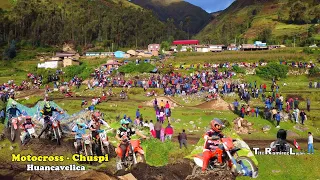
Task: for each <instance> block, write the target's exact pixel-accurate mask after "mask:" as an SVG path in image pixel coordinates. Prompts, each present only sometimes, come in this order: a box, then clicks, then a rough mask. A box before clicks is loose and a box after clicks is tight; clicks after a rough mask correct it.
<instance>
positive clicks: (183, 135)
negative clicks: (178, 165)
mask: <svg viewBox="0 0 320 180" xmlns="http://www.w3.org/2000/svg"><path fill="white" fill-rule="evenodd" d="M178 140H179V144H180V149H181V148H182V145H184V147H185V148H186V149H188V148H187V134H186V130H184V129H183V130H182V133H179V136H178Z"/></svg>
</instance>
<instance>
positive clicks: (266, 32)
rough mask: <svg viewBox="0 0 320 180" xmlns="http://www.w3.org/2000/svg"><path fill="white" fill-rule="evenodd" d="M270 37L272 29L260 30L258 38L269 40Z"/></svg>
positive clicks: (264, 40)
mask: <svg viewBox="0 0 320 180" xmlns="http://www.w3.org/2000/svg"><path fill="white" fill-rule="evenodd" d="M271 38H272V30H271V29H270V28H265V29H263V31H262V32H260V33H259V35H258V39H259V40H260V41H262V42H269V41H270V40H271Z"/></svg>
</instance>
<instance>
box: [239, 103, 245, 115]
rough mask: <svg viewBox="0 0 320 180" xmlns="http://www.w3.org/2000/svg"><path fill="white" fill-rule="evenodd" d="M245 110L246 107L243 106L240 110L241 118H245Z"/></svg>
mask: <svg viewBox="0 0 320 180" xmlns="http://www.w3.org/2000/svg"><path fill="white" fill-rule="evenodd" d="M245 111H246V110H245V108H244V105H242V107H241V110H240V117H242V118H244V114H245Z"/></svg>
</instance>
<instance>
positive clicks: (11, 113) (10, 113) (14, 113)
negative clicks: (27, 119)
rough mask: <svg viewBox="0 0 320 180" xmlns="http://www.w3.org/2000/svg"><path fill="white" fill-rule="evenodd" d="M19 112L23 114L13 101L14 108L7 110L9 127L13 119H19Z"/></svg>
mask: <svg viewBox="0 0 320 180" xmlns="http://www.w3.org/2000/svg"><path fill="white" fill-rule="evenodd" d="M17 112H18V113H19V114H22V113H21V111H20V109H18V108H17V103H16V102H14V101H13V102H12V106H11V107H10V108H9V109H8V110H7V113H8V123H7V127H8V126H9V123H11V118H13V117H17Z"/></svg>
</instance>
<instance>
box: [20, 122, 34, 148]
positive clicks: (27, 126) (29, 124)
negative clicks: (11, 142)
mask: <svg viewBox="0 0 320 180" xmlns="http://www.w3.org/2000/svg"><path fill="white" fill-rule="evenodd" d="M34 126H35V125H34V124H33V123H32V121H31V117H30V116H26V121H25V122H24V123H23V124H21V126H20V128H21V129H24V131H25V133H23V135H22V138H21V144H22V145H24V144H25V140H26V137H28V136H30V135H31V134H29V132H28V129H31V128H33V127H34Z"/></svg>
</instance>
